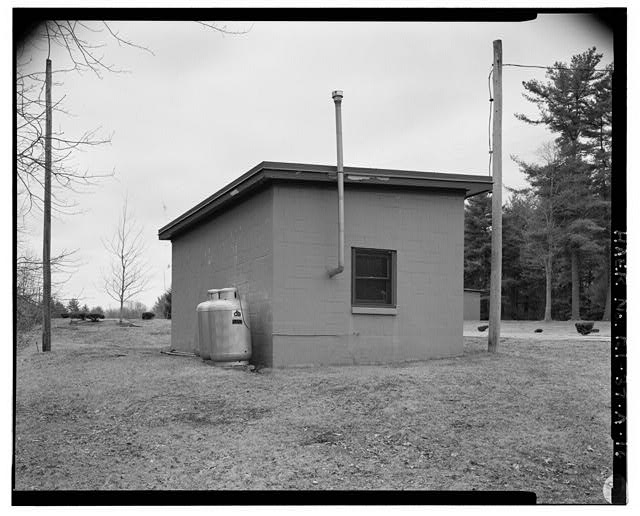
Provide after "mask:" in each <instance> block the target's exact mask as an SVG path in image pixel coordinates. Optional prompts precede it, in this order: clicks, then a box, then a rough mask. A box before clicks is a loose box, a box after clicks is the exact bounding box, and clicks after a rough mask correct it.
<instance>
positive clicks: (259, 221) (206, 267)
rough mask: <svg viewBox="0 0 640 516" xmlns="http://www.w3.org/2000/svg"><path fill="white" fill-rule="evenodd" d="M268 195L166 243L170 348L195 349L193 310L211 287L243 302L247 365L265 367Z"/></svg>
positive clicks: (264, 193) (270, 211)
mask: <svg viewBox="0 0 640 516" xmlns="http://www.w3.org/2000/svg"><path fill="white" fill-rule="evenodd" d="M272 215H273V190H272V189H267V190H263V191H262V192H259V193H257V194H256V195H254V196H252V197H250V198H248V199H247V200H245V201H244V202H242V203H240V204H239V205H236V206H234V207H232V208H230V209H229V210H227V211H225V212H223V213H220V214H219V215H217V216H216V217H215V218H214V219H213V220H210V221H207V222H204V223H202V224H201V225H199V226H197V227H196V228H194V229H192V230H190V231H189V232H187V233H186V234H184V235H182V236H178V237H177V238H175V239H174V240H173V241H172V262H173V265H172V282H171V284H172V294H171V295H172V314H171V317H172V321H171V345H172V347H173V348H175V349H179V350H184V351H194V350H195V349H197V346H198V342H197V338H198V337H197V335H198V333H197V316H196V307H197V306H198V304H199V303H201V302H202V301H205V300H206V299H207V290H209V289H211V288H223V287H234V286H235V287H238V290H239V292H240V294H241V296H242V297H243V299H245V300H246V301H247V304H248V306H247V307H246V309H248V311H249V322H250V327H251V329H252V331H251V333H252V341H253V342H252V344H253V359H252V362H257V363H266V364H270V363H271V324H272V323H271V321H272V317H271V315H272V314H271V298H272V293H273V237H272V235H273V216H272Z"/></svg>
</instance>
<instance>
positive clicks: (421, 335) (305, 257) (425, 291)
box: [272, 184, 464, 367]
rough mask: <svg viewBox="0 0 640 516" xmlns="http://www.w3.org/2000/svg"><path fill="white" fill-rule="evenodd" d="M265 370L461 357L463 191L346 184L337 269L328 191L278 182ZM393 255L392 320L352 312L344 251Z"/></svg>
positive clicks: (333, 208) (332, 191)
mask: <svg viewBox="0 0 640 516" xmlns="http://www.w3.org/2000/svg"><path fill="white" fill-rule="evenodd" d="M273 195H274V198H273V200H274V205H273V234H274V247H273V263H274V269H273V275H274V276H273V278H274V283H273V307H272V316H273V319H272V320H273V340H272V346H273V365H274V366H276V367H277V366H287V365H303V364H364V363H384V362H399V361H405V360H420V359H427V358H434V357H444V356H452V355H457V354H461V353H462V320H463V318H462V314H463V265H464V264H463V260H464V251H463V246H464V210H463V199H464V196H463V193H462V192H442V191H430V192H427V191H424V190H402V191H400V190H387V191H381V190H379V189H378V190H376V189H370V188H363V187H358V188H354V187H350V185H345V261H346V263H345V270H344V272H343V273H342V274H339V275H337V276H335V277H333V278H328V276H327V270H328V269H330V268H332V267H335V265H336V264H337V252H338V217H337V191H336V188H328V187H322V186H315V185H314V186H310V185H304V186H299V185H295V184H277V185H275V186H274V193H273ZM352 246H353V247H371V248H380V249H393V250H396V251H397V281H398V286H397V315H372V314H352V313H351V271H352V268H351V247H352Z"/></svg>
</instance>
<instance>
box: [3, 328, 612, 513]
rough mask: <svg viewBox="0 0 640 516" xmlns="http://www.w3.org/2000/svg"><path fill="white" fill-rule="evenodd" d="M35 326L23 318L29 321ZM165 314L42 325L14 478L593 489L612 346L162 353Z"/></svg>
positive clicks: (571, 498)
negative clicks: (294, 359)
mask: <svg viewBox="0 0 640 516" xmlns="http://www.w3.org/2000/svg"><path fill="white" fill-rule="evenodd" d="M36 334H37V332H36ZM169 335H170V321H164V320H155V321H150V322H147V321H145V323H144V324H143V325H141V327H132V328H122V327H118V326H117V325H116V324H115V323H111V322H110V321H105V322H103V323H101V324H96V325H80V326H78V327H75V328H73V329H72V328H70V327H69V325H68V323H67V324H64V322H62V321H60V322H58V323H57V324H56V325H54V331H53V342H52V351H51V352H50V353H47V354H43V353H38V352H37V351H36V348H35V346H33V343H31V344H29V345H26V346H24V347H20V348H19V349H18V354H17V357H16V366H17V384H16V456H15V468H16V469H15V479H16V488H18V489H36V490H41V489H80V490H86V489H89V490H102V489H142V490H144V489H165V490H168V489H250V490H251V489H325V490H332V489H348V490H363V489H364V490H367V489H393V490H400V489H427V490H436V489H437V490H440V489H462V490H473V489H475V490H512V489H513V490H530V491H534V492H536V494H537V496H538V501H539V502H542V503H603V502H604V499H603V497H602V485H603V483H604V481H605V480H606V478H607V477H608V476H609V475H610V474H611V466H610V465H611V453H612V445H611V439H610V437H609V421H610V420H609V410H610V409H609V401H610V397H609V347H608V346H607V345H606V343H603V342H601V341H600V342H597V341H585V340H582V339H580V336H578V338H577V339H576V340H572V341H554V340H523V339H511V338H506V339H504V341H503V342H502V343H501V345H500V347H499V349H498V353H496V354H493V355H488V354H487V353H486V336H484V337H478V338H467V339H465V352H464V355H463V356H461V357H457V358H451V359H443V360H433V361H428V362H417V363H412V364H403V365H402V367H397V366H345V367H322V368H305V369H285V370H264V371H263V374H256V373H252V372H246V371H235V370H226V369H222V368H217V367H210V366H207V365H205V364H203V363H202V361H201V360H200V359H199V358H192V357H179V356H168V355H165V354H161V353H160V350H162V349H168V347H169V344H170V342H169V340H170V339H169Z"/></svg>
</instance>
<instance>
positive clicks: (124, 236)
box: [102, 199, 149, 324]
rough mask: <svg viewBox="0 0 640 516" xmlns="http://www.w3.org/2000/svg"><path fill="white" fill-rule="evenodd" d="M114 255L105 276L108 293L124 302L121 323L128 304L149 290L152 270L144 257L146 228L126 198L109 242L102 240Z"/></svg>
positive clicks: (115, 299)
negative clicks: (143, 234)
mask: <svg viewBox="0 0 640 516" xmlns="http://www.w3.org/2000/svg"><path fill="white" fill-rule="evenodd" d="M102 243H103V245H104V247H105V249H106V250H107V252H108V253H109V254H110V255H111V256H112V260H111V268H110V271H109V273H107V274H105V275H104V278H103V279H104V288H105V291H106V293H107V294H108V295H109V297H111V299H113V300H114V301H117V302H118V303H119V304H120V324H122V312H123V307H124V304H125V303H126V302H127V301H128V300H130V299H131V298H132V297H134V296H136V295H138V294H140V293H141V292H143V291H144V290H145V288H146V287H147V284H148V282H149V278H148V276H149V272H148V268H147V265H146V262H145V260H144V256H143V255H144V252H145V246H144V241H143V239H142V228H141V227H138V226H137V224H136V222H135V219H134V218H133V215H132V214H131V212H130V211H129V207H128V201H127V199H125V201H124V206H123V208H122V213H121V214H120V219H119V221H118V228H117V230H116V232H115V233H114V235H113V237H112V238H111V240H109V241H105V240H103V241H102Z"/></svg>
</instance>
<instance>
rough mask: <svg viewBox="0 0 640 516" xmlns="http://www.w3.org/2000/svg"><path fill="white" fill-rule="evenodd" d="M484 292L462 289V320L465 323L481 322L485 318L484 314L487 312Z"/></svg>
mask: <svg viewBox="0 0 640 516" xmlns="http://www.w3.org/2000/svg"><path fill="white" fill-rule="evenodd" d="M487 294H488V292H487V291H486V290H480V289H474V288H465V289H464V320H465V321H481V320H483V319H486V318H487V314H486V313H485V312H487V311H488V306H487V308H485V307H484V306H483V305H485V304H487V303H486V301H487Z"/></svg>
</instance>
